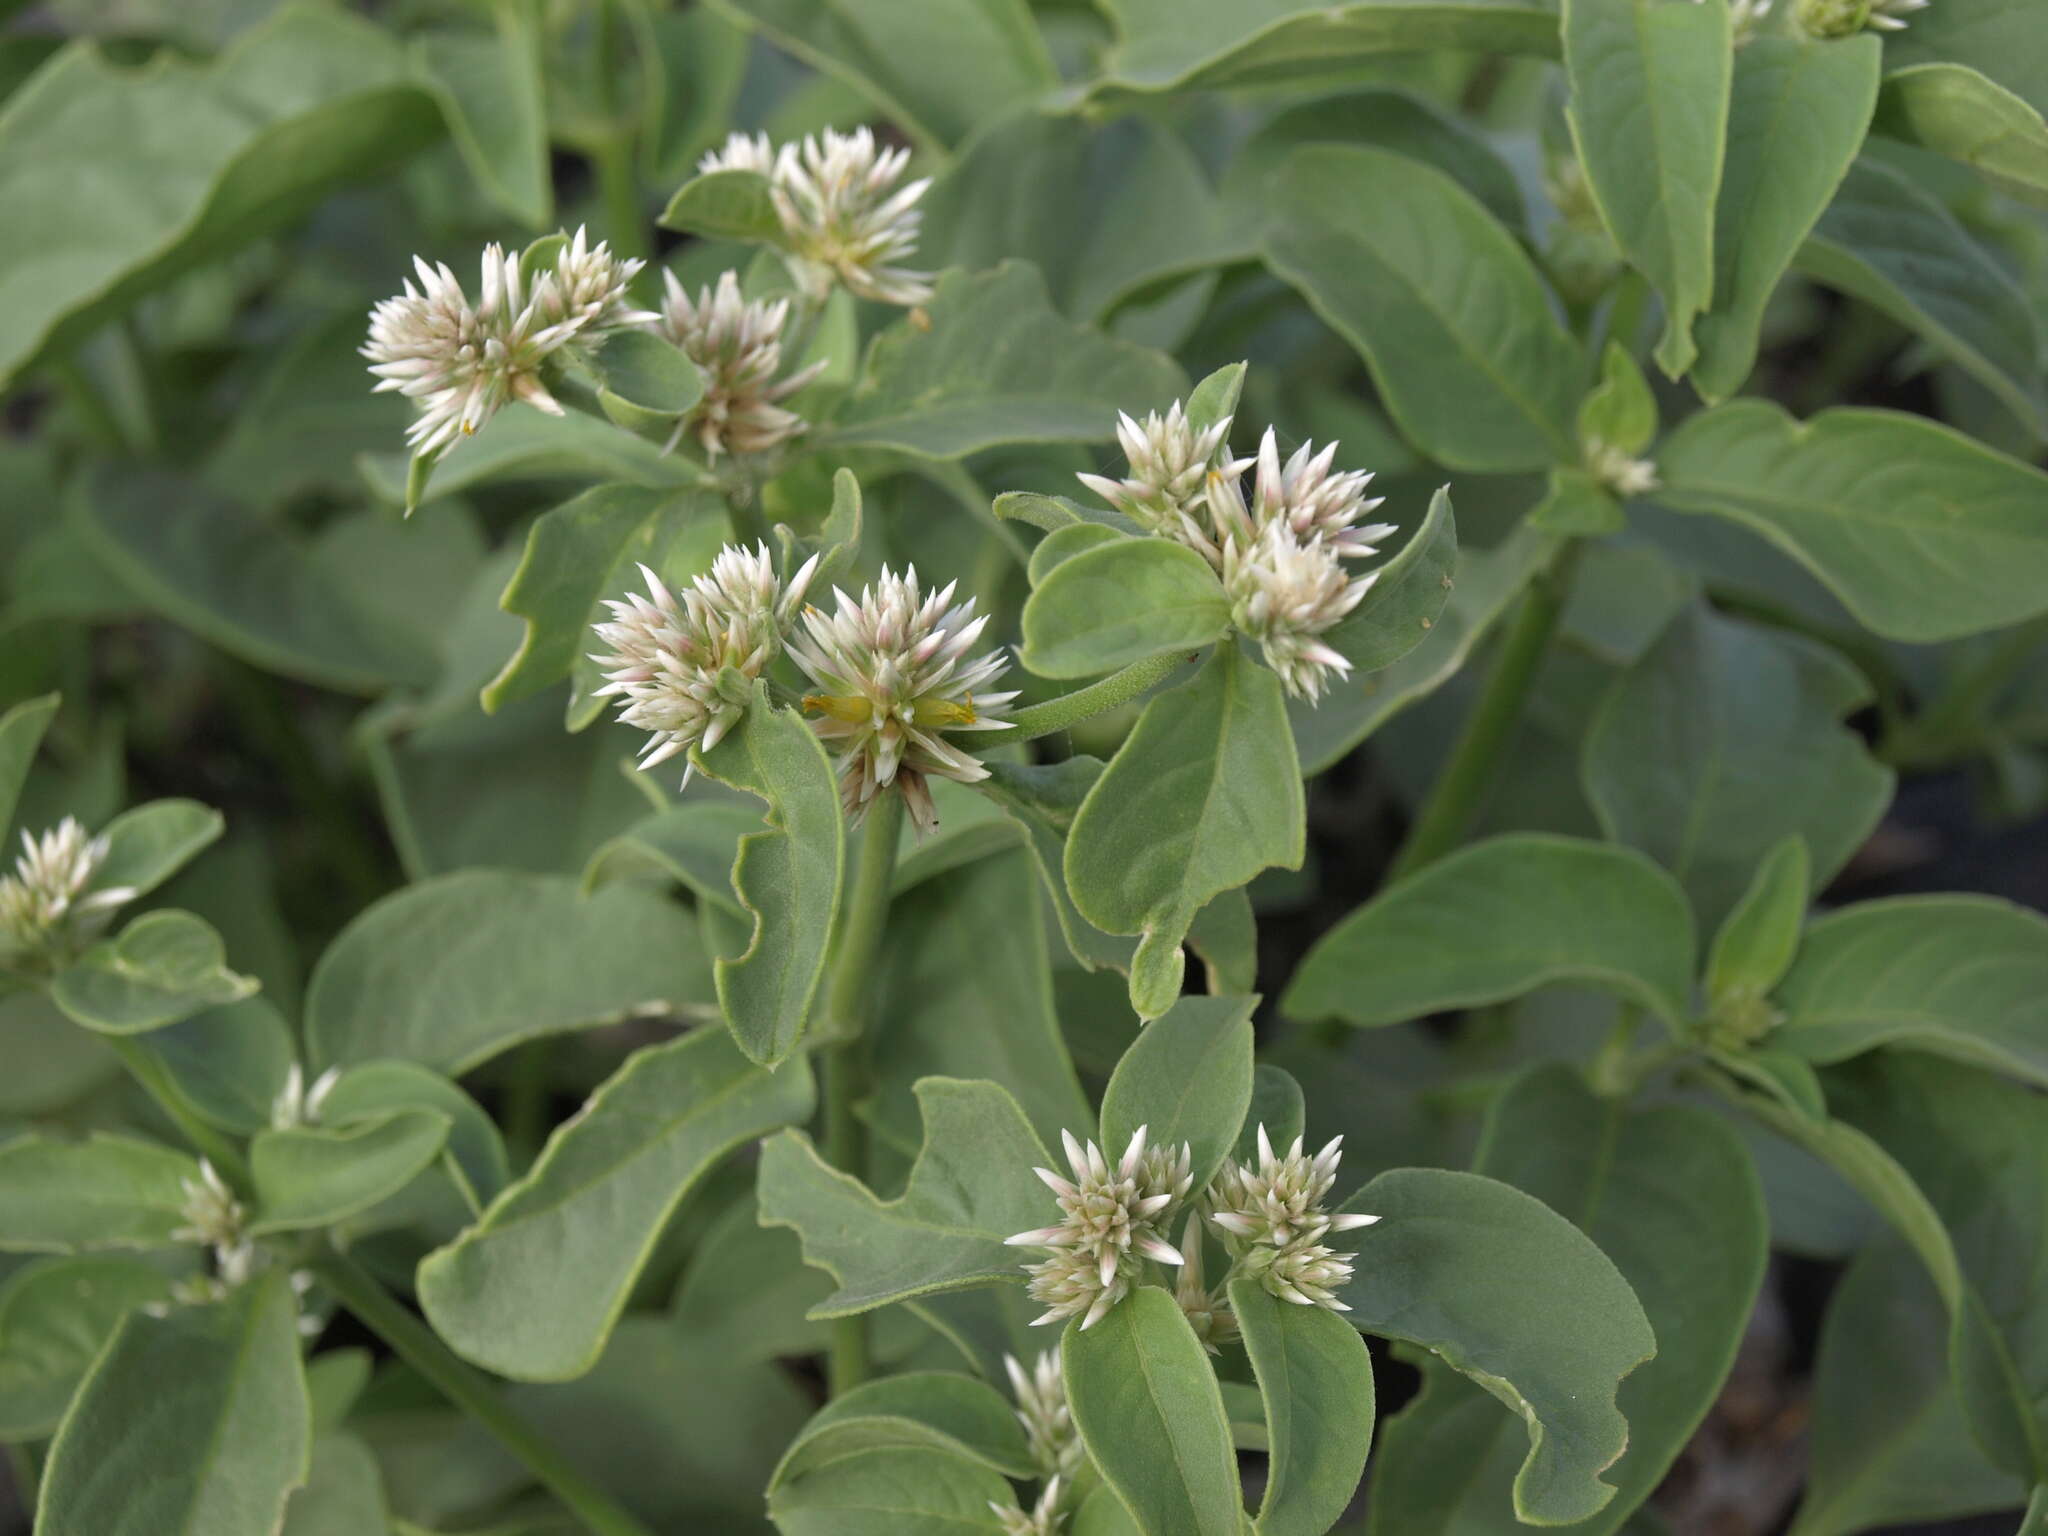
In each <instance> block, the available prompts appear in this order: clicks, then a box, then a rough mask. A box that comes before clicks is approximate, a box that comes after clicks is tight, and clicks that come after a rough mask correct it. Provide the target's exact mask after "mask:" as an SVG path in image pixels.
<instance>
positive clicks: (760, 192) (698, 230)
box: [661, 171, 782, 245]
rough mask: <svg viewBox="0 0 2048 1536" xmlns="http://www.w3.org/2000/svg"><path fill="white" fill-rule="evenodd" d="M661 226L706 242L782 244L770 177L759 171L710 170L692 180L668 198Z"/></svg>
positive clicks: (780, 221) (780, 226) (780, 224)
mask: <svg viewBox="0 0 2048 1536" xmlns="http://www.w3.org/2000/svg"><path fill="white" fill-rule="evenodd" d="M661 226H662V228H664V229H680V230H682V231H684V232H685V233H687V234H692V235H702V236H703V237H704V238H705V239H707V240H739V241H745V242H747V243H748V244H759V245H779V244H781V243H782V220H781V219H779V218H778V217H776V213H775V203H774V200H773V199H772V198H771V197H770V196H769V192H768V178H767V177H766V176H763V175H762V174H761V173H760V172H758V171H711V172H709V173H707V174H705V175H701V176H693V177H691V178H690V179H689V180H688V181H686V182H684V183H683V184H682V185H681V186H680V187H678V188H677V189H676V195H675V196H674V197H672V198H670V199H669V203H668V207H667V209H666V210H665V211H664V212H663V213H662V216H661Z"/></svg>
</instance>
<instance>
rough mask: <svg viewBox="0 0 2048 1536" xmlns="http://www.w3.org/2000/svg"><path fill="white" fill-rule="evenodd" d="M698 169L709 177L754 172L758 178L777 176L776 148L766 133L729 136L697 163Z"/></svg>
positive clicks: (733, 134)
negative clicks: (715, 174)
mask: <svg viewBox="0 0 2048 1536" xmlns="http://www.w3.org/2000/svg"><path fill="white" fill-rule="evenodd" d="M697 169H698V171H699V172H701V173H702V174H703V175H706V176H709V175H711V174H713V173H714V172H716V171H752V172H753V173H754V174H755V175H757V176H773V175H774V174H775V146H774V145H773V144H772V143H770V142H769V140H768V135H767V134H765V133H756V134H745V133H739V132H734V133H731V134H729V135H727V137H726V140H725V142H724V143H723V144H721V145H719V146H718V148H716V149H714V150H712V151H711V152H710V153H709V154H707V155H705V156H704V158H703V159H701V160H699V161H698V162H697Z"/></svg>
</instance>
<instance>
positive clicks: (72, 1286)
mask: <svg viewBox="0 0 2048 1536" xmlns="http://www.w3.org/2000/svg"><path fill="white" fill-rule="evenodd" d="M170 1294H171V1285H170V1281H169V1280H168V1279H167V1278H166V1277H165V1275H164V1273H163V1271H161V1270H160V1269H158V1268H157V1267H156V1266H155V1265H153V1264H148V1263H145V1262H143V1261H142V1260H141V1259H129V1258H122V1257H119V1256H117V1255H112V1254H108V1255H93V1256H90V1257H86V1258H76V1259H46V1260H44V1261H42V1262H40V1263H37V1264H33V1265H30V1266H28V1267H26V1268H24V1269H20V1270H17V1271H15V1273H14V1274H13V1275H11V1276H9V1277H8V1281H7V1285H6V1287H5V1289H0V1436H5V1437H6V1438H7V1439H8V1440H10V1441H22V1440H40V1439H42V1438H44V1437H45V1436H47V1435H49V1434H50V1433H51V1432H52V1431H53V1430H55V1429H56V1427H57V1424H58V1421H59V1420H61V1419H62V1418H63V1417H64V1410H65V1409H66V1408H67V1407H69V1406H70V1403H71V1398H72V1394H73V1393H75V1392H76V1391H77V1390H78V1384H79V1382H80V1381H81V1380H83V1379H84V1377H85V1373H86V1372H87V1371H88V1370H90V1369H91V1367H92V1363H93V1361H94V1360H95V1359H97V1358H98V1357H99V1352H100V1350H101V1349H102V1348H104V1347H105V1345H106V1342H107V1340H108V1339H109V1338H111V1337H113V1333H114V1330H115V1328H117V1327H118V1326H120V1322H121V1319H122V1318H124V1317H126V1316H127V1315H128V1314H129V1313H130V1312H133V1311H134V1310H135V1309H136V1308H138V1307H141V1306H143V1305H145V1304H147V1303H151V1302H162V1301H165V1300H167V1299H168V1298H169V1296H170Z"/></svg>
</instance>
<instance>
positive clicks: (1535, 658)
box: [1387, 544, 1577, 884]
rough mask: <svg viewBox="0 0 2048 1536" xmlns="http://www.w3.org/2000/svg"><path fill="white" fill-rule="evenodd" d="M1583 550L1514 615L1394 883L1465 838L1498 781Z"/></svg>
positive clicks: (1565, 552)
mask: <svg viewBox="0 0 2048 1536" xmlns="http://www.w3.org/2000/svg"><path fill="white" fill-rule="evenodd" d="M1576 553H1577V550H1576V547H1575V546H1574V545H1571V544H1567V545H1565V546H1564V548H1563V549H1561V550H1560V551H1559V552H1558V555H1557V558H1556V560H1555V561H1554V562H1553V564H1552V565H1551V568H1550V569H1549V570H1548V571H1545V572H1542V573H1540V574H1539V575H1538V576H1537V577H1536V579H1535V581H1533V582H1532V583H1531V584H1530V586H1529V590H1528V591H1527V592H1526V593H1524V594H1523V596H1522V606H1521V608H1520V609H1519V610H1518V611H1517V612H1516V614H1515V622H1514V624H1513V625H1512V626H1511V627H1510V628H1509V630H1508V632H1507V634H1506V636H1505V637H1504V638H1503V639H1502V641H1501V646H1500V652H1499V654H1498V655H1497V656H1496V657H1495V658H1494V663H1493V671H1492V672H1491V673H1490V674H1488V676H1487V679H1486V686H1485V688H1484V689H1483V690H1482V691H1481V693H1480V695H1479V699H1478V702H1477V703H1475V704H1474V705H1473V706H1472V713H1471V715H1470V716H1468V717H1467V719H1466V721H1465V730H1464V734H1462V735H1461V736H1460V737H1459V738H1458V742H1457V745H1456V746H1454V747H1452V748H1451V755H1450V759H1449V760H1448V761H1447V762H1446V763H1445V764H1444V766H1443V771H1442V772H1441V773H1439V774H1438V775H1437V781H1436V786H1435V788H1433V789H1432V790H1431V791H1430V793H1429V798H1428V800H1426V801H1425V802H1424V803H1423V806H1422V810H1421V812H1420V814H1418V815H1417V817H1416V818H1415V824H1414V825H1413V826H1412V827H1410V828H1409V830H1408V840H1407V842H1405V843H1403V844H1402V845H1401V851H1400V853H1399V854H1397V855H1396V856H1395V858H1394V863H1393V866H1392V867H1391V868H1390V869H1389V870H1388V871H1387V882H1388V883H1389V884H1392V883H1393V882H1394V881H1396V880H1399V879H1401V878H1403V877H1404V876H1407V875H1412V874H1414V873H1415V871H1417V870H1418V869H1421V868H1422V867H1423V866H1424V865H1426V864H1430V863H1433V862H1434V861H1435V860H1437V859H1439V858H1441V857H1443V855H1445V854H1446V853H1449V852H1450V851H1451V850H1452V849H1453V848H1455V847H1457V846H1458V844H1459V843H1460V842H1462V841H1463V840H1464V837H1465V833H1466V830H1467V829H1468V828H1469V827H1470V826H1471V824H1472V818H1473V817H1474V816H1475V815H1477V814H1478V811H1479V805H1480V801H1481V800H1482V799H1484V798H1485V795H1486V792H1487V790H1488V789H1489V788H1490V787H1491V786H1492V784H1493V776H1494V773H1495V771H1496V770H1497V769H1498V767H1499V765H1500V755H1501V750H1502V748H1504V747H1505V746H1506V745H1507V740H1508V736H1509V734H1510V733H1511V732H1512V731H1513V730H1514V728H1515V723H1516V722H1517V721H1518V720H1520V719H1521V717H1522V704H1523V702H1524V701H1525V700H1526V699H1527V697H1528V694H1529V687H1530V684H1531V683H1533V682H1534V681H1535V678H1536V670H1537V668H1538V667H1539V666H1541V665H1542V662H1543V656H1544V652H1545V651H1547V650H1548V649H1549V647H1550V638H1551V636H1552V635H1553V634H1555V633H1556V632H1557V621H1558V619H1559V618H1560V617H1561V616H1562V615H1563V613H1564V604H1565V598H1566V596H1567V595H1568V594H1569V592H1570V589H1571V567H1572V562H1573V559H1574V557H1575V555H1576Z"/></svg>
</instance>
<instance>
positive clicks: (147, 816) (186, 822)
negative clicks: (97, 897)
mask: <svg viewBox="0 0 2048 1536" xmlns="http://www.w3.org/2000/svg"><path fill="white" fill-rule="evenodd" d="M226 826H227V822H226V820H225V819H224V818H223V817H222V816H221V814H220V812H219V811H216V810H214V809H213V808H212V807H211V806H205V805H201V804H200V803H199V802H198V801H197V800H152V801H150V803H149V804H147V805H138V806H136V807H135V809H134V810H132V811H123V812H122V813H121V814H120V815H119V816H116V817H115V818H114V819H113V820H112V821H110V822H108V823H107V826H106V831H105V833H104V835H105V837H106V839H107V856H106V858H104V859H103V860H101V861H100V866H99V868H98V869H96V870H94V871H93V878H92V887H91V888H92V889H94V890H100V891H104V890H107V889H109V888H110V887H113V886H125V887H126V888H127V889H129V890H131V891H133V892H134V893H135V894H136V895H137V896H141V895H143V894H145V893H147V892H149V891H153V890H155V889H156V888H157V887H158V886H160V885H162V884H163V883H164V882H165V881H166V880H168V879H170V878H171V876H172V875H174V874H176V873H177V872H178V871H179V870H180V869H182V868H184V867H185V865H186V864H188V863H190V862H191V861H192V860H193V859H194V858H196V857H197V856H198V854H199V852H200V850H201V849H203V848H205V847H207V846H208V845H209V844H211V843H212V842H213V841H214V840H215V839H216V838H218V837H219V836H220V834H221V832H222V831H223V830H224V829H225V827H226Z"/></svg>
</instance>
